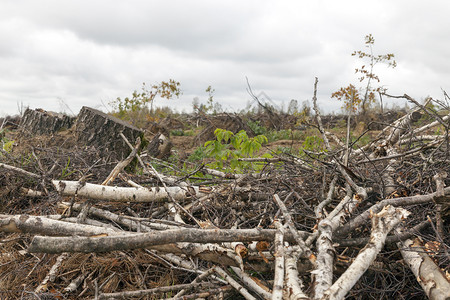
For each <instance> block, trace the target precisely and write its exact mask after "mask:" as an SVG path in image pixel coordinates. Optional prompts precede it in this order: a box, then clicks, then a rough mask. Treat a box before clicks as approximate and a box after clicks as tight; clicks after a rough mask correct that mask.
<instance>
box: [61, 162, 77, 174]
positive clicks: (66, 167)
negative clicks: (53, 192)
mask: <svg viewBox="0 0 450 300" xmlns="http://www.w3.org/2000/svg"><path fill="white" fill-rule="evenodd" d="M69 167H70V157H69V158H68V159H67V163H66V166H65V167H64V168H63V169H62V171H61V179H64V178H66V177H67V176H70V175H72V174H73V173H75V171H71V170H70V169H69Z"/></svg>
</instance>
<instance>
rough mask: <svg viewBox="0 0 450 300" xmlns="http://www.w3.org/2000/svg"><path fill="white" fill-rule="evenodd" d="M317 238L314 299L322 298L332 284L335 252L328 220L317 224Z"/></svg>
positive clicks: (313, 272)
mask: <svg viewBox="0 0 450 300" xmlns="http://www.w3.org/2000/svg"><path fill="white" fill-rule="evenodd" d="M319 232H320V235H319V238H318V239H317V242H316V245H317V260H316V264H317V267H316V269H315V270H314V271H312V272H311V274H313V275H314V299H320V298H322V296H323V294H324V292H325V291H326V290H327V289H329V288H330V286H331V285H332V284H333V268H334V258H335V250H334V247H333V242H332V237H331V236H332V228H331V223H330V221H328V220H326V219H325V220H322V221H321V222H320V223H319Z"/></svg>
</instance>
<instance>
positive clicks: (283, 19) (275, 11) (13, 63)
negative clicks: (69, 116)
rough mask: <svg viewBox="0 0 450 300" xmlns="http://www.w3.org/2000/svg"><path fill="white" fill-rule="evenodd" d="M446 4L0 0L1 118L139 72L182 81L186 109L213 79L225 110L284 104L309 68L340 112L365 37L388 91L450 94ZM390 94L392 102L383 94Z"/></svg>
mask: <svg viewBox="0 0 450 300" xmlns="http://www.w3.org/2000/svg"><path fill="white" fill-rule="evenodd" d="M449 15H450V2H449V1H446V0H441V1H433V0H430V1H426V2H424V1H417V0H408V1H407V0H397V1H389V0H379V1H363V0H355V1H345V0H343V1H333V0H316V1H266V0H258V1H256V0H254V1H251V0H246V1H234V0H227V1H212V0H204V1H200V0H198V1H188V0H178V1H172V0H170V1H169V0H165V1H162V0H161V1H156V0H151V1H150V0H148V1H145V0H130V1H118V0H89V1H86V0H77V1H64V0H39V1H36V0H28V1H26V0H2V1H1V2H0V116H2V115H5V114H15V113H17V112H18V107H20V106H21V105H22V106H30V107H31V108H38V107H40V108H43V109H46V110H54V111H66V112H68V113H71V112H73V113H75V114H76V113H78V111H79V109H80V108H81V107H82V106H83V105H87V106H91V107H96V108H99V109H102V110H104V111H107V110H108V109H109V110H110V109H111V108H109V107H108V105H107V104H108V103H109V102H110V101H112V100H114V99H115V98H117V97H126V96H129V95H130V94H131V92H132V91H133V90H139V89H140V88H141V86H142V83H143V82H146V83H147V84H151V83H157V82H161V81H163V80H168V79H169V78H172V79H175V80H177V81H179V82H180V83H181V88H182V90H183V95H182V96H181V97H180V98H179V99H177V100H170V101H167V100H163V99H157V100H156V105H170V106H171V107H173V108H176V109H178V110H179V111H181V110H185V111H190V110H191V109H192V100H193V98H194V97H198V98H199V99H200V102H206V99H207V93H206V92H205V89H206V88H207V87H208V86H209V85H211V86H212V87H213V88H214V89H215V100H216V101H218V102H220V103H221V104H222V106H223V108H224V109H226V110H228V111H233V110H237V109H242V108H244V107H245V105H246V103H248V102H249V101H250V99H251V98H250V96H249V95H248V93H247V90H246V88H247V83H246V77H247V78H248V79H249V81H250V84H251V87H252V89H253V91H254V92H255V94H259V93H261V92H264V93H265V94H266V95H268V96H269V97H270V98H271V99H272V100H273V101H274V102H275V103H277V104H279V105H282V104H283V103H284V106H285V107H286V106H287V105H288V103H289V101H290V99H297V100H298V101H299V103H301V102H302V101H305V100H310V99H311V97H312V93H313V83H314V77H316V76H317V77H318V78H319V86H318V98H319V104H320V106H321V108H322V110H324V111H331V110H339V108H340V106H341V104H340V103H337V101H336V100H331V99H330V95H331V93H332V92H334V91H336V90H338V89H339V88H340V87H342V86H347V85H348V84H349V83H353V84H359V83H358V80H357V75H355V74H354V68H355V67H357V66H360V65H361V64H362V63H363V61H360V60H358V59H356V58H355V57H352V56H351V55H350V54H351V53H352V52H353V51H354V50H364V49H365V48H364V36H365V35H366V34H369V33H371V34H372V35H373V36H374V37H375V45H374V53H375V54H386V53H394V54H395V58H396V61H397V63H398V67H397V68H396V69H388V68H386V67H385V66H384V65H377V66H376V69H375V72H376V73H377V74H379V76H380V78H381V81H382V82H381V84H383V85H384V86H385V87H387V88H389V92H390V93H392V94H396V95H402V94H404V93H407V94H409V95H410V96H412V97H415V98H416V99H418V100H420V99H422V98H424V97H426V96H429V95H430V96H432V97H435V98H437V99H442V90H441V89H444V90H448V91H449V92H450V59H449V58H448V54H450V18H449ZM390 102H391V104H392V103H394V100H390Z"/></svg>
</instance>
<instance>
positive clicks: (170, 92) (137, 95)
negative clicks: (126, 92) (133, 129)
mask: <svg viewBox="0 0 450 300" xmlns="http://www.w3.org/2000/svg"><path fill="white" fill-rule="evenodd" d="M180 95H181V90H180V83H179V82H178V81H175V80H173V79H169V81H161V83H159V84H154V85H151V86H150V87H147V86H146V84H145V82H144V83H143V84H142V88H141V91H140V92H138V91H136V90H135V91H134V92H133V93H132V95H131V97H126V98H124V99H122V98H120V97H118V98H116V100H114V101H111V102H110V103H109V104H110V105H111V106H112V107H113V109H114V110H115V112H114V115H115V116H117V117H118V118H121V119H125V120H131V121H133V123H136V120H135V118H134V116H135V114H133V113H136V112H140V111H144V110H145V109H148V104H150V114H151V113H153V103H154V101H155V98H156V96H159V97H161V98H165V99H167V100H170V99H172V98H173V97H179V96H180ZM130 116H133V117H130Z"/></svg>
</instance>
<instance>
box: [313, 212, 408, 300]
mask: <svg viewBox="0 0 450 300" xmlns="http://www.w3.org/2000/svg"><path fill="white" fill-rule="evenodd" d="M408 215H409V212H408V211H407V210H405V209H403V208H394V207H392V206H386V207H385V208H383V210H382V211H381V212H379V213H378V214H374V215H373V216H372V232H371V234H370V241H369V243H368V244H367V245H366V246H365V247H364V248H363V249H362V250H361V251H360V252H359V254H358V256H357V257H356V258H355V260H354V262H353V263H352V264H351V265H350V266H349V267H348V269H347V270H346V271H345V272H344V273H343V274H342V275H341V277H339V279H338V280H337V281H336V282H335V283H334V284H333V285H332V286H331V287H330V288H329V289H328V290H327V291H325V293H324V296H323V297H322V299H324V300H325V299H326V300H331V299H333V300H340V299H344V297H345V295H346V294H347V293H348V292H349V291H350V289H352V287H353V286H354V285H355V283H356V282H357V281H358V280H359V278H361V276H362V275H363V274H364V272H366V270H367V269H368V268H369V266H370V264H371V263H372V262H373V261H374V260H375V258H376V256H377V255H378V253H379V252H380V251H381V249H382V248H383V246H384V242H385V240H386V236H387V235H388V233H389V232H390V231H391V230H392V229H393V228H394V227H395V226H397V225H398V224H399V223H400V222H401V221H402V219H404V218H406V217H407V216H408Z"/></svg>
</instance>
